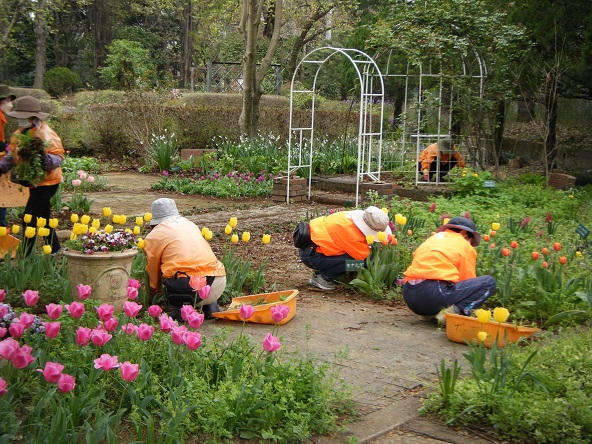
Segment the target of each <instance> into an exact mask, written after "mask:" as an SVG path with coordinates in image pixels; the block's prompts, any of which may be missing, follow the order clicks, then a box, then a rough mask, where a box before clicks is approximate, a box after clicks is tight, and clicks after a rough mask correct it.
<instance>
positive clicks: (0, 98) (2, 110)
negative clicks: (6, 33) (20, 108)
mask: <svg viewBox="0 0 592 444" xmlns="http://www.w3.org/2000/svg"><path fill="white" fill-rule="evenodd" d="M15 99H16V96H15V95H14V94H12V93H11V91H10V88H9V87H8V86H6V85H0V159H2V158H3V157H4V156H5V155H6V153H7V148H8V147H9V144H8V143H6V139H5V137H4V125H5V124H6V116H5V114H6V113H7V112H9V111H10V110H11V109H12V101H13V100H15ZM5 226H6V208H0V227H5Z"/></svg>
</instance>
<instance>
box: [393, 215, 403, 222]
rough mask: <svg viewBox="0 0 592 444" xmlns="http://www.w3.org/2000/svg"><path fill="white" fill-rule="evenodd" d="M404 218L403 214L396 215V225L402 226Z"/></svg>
mask: <svg viewBox="0 0 592 444" xmlns="http://www.w3.org/2000/svg"><path fill="white" fill-rule="evenodd" d="M402 217H403V215H402V214H401V213H397V214H395V223H396V224H399V225H400V224H401V218H402Z"/></svg>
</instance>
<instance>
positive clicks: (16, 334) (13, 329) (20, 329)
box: [8, 321, 26, 339]
mask: <svg viewBox="0 0 592 444" xmlns="http://www.w3.org/2000/svg"><path fill="white" fill-rule="evenodd" d="M25 330H26V328H25V326H24V325H23V324H21V323H20V322H18V321H12V323H11V324H10V327H8V332H9V333H10V336H12V337H13V338H16V339H18V338H20V337H21V336H22V335H23V333H24V332H25Z"/></svg>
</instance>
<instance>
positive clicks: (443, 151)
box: [417, 139, 465, 182]
mask: <svg viewBox="0 0 592 444" xmlns="http://www.w3.org/2000/svg"><path fill="white" fill-rule="evenodd" d="M456 165H458V166H459V167H461V168H464V167H465V161H464V159H463V157H462V156H461V155H460V153H459V152H458V151H456V150H455V149H454V146H453V145H452V141H451V140H450V139H441V140H439V141H438V143H433V144H431V145H429V146H428V147H427V148H426V149H425V150H423V152H422V153H421V154H420V155H419V163H418V164H417V168H418V170H419V171H421V172H422V173H423V180H424V181H425V182H427V181H428V180H434V177H435V176H436V174H438V177H439V180H442V179H443V178H444V176H446V175H447V174H448V172H449V171H450V170H451V169H452V168H454V167H455V166H456Z"/></svg>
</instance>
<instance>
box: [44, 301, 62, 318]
mask: <svg viewBox="0 0 592 444" xmlns="http://www.w3.org/2000/svg"><path fill="white" fill-rule="evenodd" d="M63 309H64V307H63V306H62V305H60V304H48V305H46V306H45V311H46V312H47V317H48V318H49V319H54V320H55V319H57V318H59V317H60V316H61V315H62V310H63Z"/></svg>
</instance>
